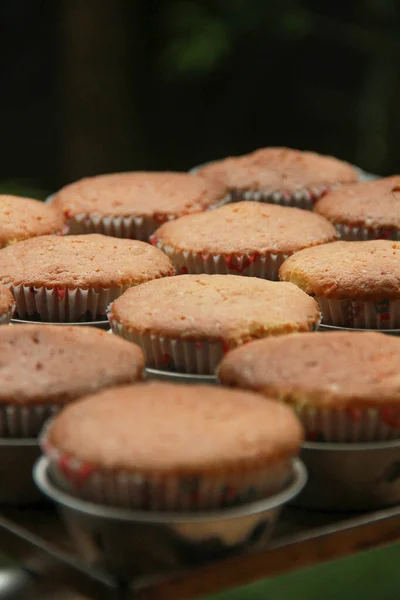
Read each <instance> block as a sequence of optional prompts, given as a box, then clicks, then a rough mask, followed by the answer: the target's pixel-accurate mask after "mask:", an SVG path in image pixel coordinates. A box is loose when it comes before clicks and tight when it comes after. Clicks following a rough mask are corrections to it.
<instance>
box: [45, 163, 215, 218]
mask: <svg viewBox="0 0 400 600" xmlns="http://www.w3.org/2000/svg"><path fill="white" fill-rule="evenodd" d="M225 196H226V188H225V186H224V185H223V184H221V183H219V182H215V181H207V180H205V179H203V178H202V177H196V176H193V175H189V174H187V173H173V172H165V173H163V172H140V171H139V172H133V173H112V174H109V175H99V176H97V177H88V178H86V179H81V180H80V181H77V182H75V183H72V184H70V185H67V186H66V187H64V188H63V189H62V190H61V191H60V192H58V194H57V195H56V197H55V205H56V206H59V207H60V208H61V209H62V210H63V212H64V214H65V216H66V218H70V217H73V216H76V215H81V214H92V215H101V216H133V217H142V216H155V217H157V216H160V217H167V216H169V215H171V216H180V215H184V214H187V213H191V212H198V211H202V210H204V209H206V208H208V207H210V206H213V205H216V204H219V203H220V202H221V200H222V199H223V198H224V197H225Z"/></svg>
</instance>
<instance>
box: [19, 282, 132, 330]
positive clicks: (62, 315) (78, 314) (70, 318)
mask: <svg viewBox="0 0 400 600" xmlns="http://www.w3.org/2000/svg"><path fill="white" fill-rule="evenodd" d="M7 287H8V288H9V289H10V291H11V292H12V294H13V295H14V298H15V301H16V315H17V316H18V318H20V319H29V318H35V320H41V321H49V322H51V323H74V322H77V321H79V320H80V319H86V317H87V316H88V317H89V318H88V319H87V320H89V321H95V320H96V319H98V318H100V317H103V318H104V317H105V315H106V314H107V307H108V305H109V304H110V303H111V302H112V301H113V300H115V299H116V298H118V297H119V296H120V295H121V294H123V292H124V291H125V290H126V289H128V287H129V286H127V285H126V286H119V287H111V288H103V289H99V290H95V289H93V288H89V289H87V290H84V289H81V288H76V289H72V290H71V289H69V288H58V287H54V288H45V287H38V288H35V287H29V286H24V285H18V286H13V285H12V284H10V285H7Z"/></svg>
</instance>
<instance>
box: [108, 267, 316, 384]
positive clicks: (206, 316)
mask: <svg viewBox="0 0 400 600" xmlns="http://www.w3.org/2000/svg"><path fill="white" fill-rule="evenodd" d="M108 316H109V320H110V323H111V327H112V329H113V331H114V333H116V334H118V335H121V336H122V337H124V338H126V339H128V340H131V341H133V342H136V343H138V344H139V345H140V346H141V347H142V348H143V350H144V353H145V356H146V363H147V366H149V367H156V368H157V369H171V370H176V371H181V372H186V373H200V374H210V373H213V372H214V369H215V367H216V366H217V364H218V362H219V361H220V360H221V358H222V356H223V354H224V352H225V351H227V350H229V349H230V348H234V347H235V346H238V345H240V344H243V343H245V342H248V341H250V340H252V339H256V338H261V337H265V336H268V335H279V334H282V333H288V332H291V331H310V330H312V329H315V328H317V327H318V324H319V319H320V313H319V309H318V305H317V303H316V302H315V301H314V300H313V299H312V298H310V297H309V296H307V294H305V293H304V292H302V291H301V290H299V289H298V288H297V287H296V286H295V285H292V284H282V283H279V282H272V281H266V280H263V279H258V278H256V277H248V278H246V279H243V277H239V276H237V275H177V276H176V277H171V278H167V279H163V280H158V281H152V282H148V283H145V284H143V285H141V286H138V287H136V288H132V289H130V290H128V291H127V292H125V293H124V294H123V295H122V296H121V297H120V298H118V299H117V300H116V301H115V302H113V304H112V305H111V307H110V309H109V312H108Z"/></svg>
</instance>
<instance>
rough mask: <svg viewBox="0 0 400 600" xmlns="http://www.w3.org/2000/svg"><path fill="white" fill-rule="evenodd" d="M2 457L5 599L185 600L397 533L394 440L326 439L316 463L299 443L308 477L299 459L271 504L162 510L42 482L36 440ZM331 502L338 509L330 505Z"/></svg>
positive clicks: (155, 375) (1, 446) (12, 445)
mask: <svg viewBox="0 0 400 600" xmlns="http://www.w3.org/2000/svg"><path fill="white" fill-rule="evenodd" d="M14 323H16V322H14ZM78 325H88V324H87V323H80V324H78ZM92 325H94V326H96V327H100V328H102V329H106V328H108V325H107V324H106V323H103V322H97V323H93V324H92ZM323 329H325V330H326V331H329V330H332V329H334V328H328V327H327V326H325V327H324V328H323ZM391 333H393V332H391ZM147 377H148V378H150V379H158V380H168V381H175V382H186V383H202V384H205V385H215V384H217V383H218V382H217V380H216V378H215V377H213V376H202V375H189V374H185V373H173V372H168V371H160V370H157V369H147ZM0 452H1V456H2V460H1V461H0V482H1V485H0V504H1V509H0V548H1V550H2V552H3V553H5V554H6V555H7V556H8V557H10V559H11V563H10V567H9V568H8V569H6V570H3V571H2V578H0V597H1V598H4V599H5V600H7V599H10V600H11V599H14V598H15V599H16V598H31V597H32V598H38V597H40V594H41V593H42V592H43V590H47V592H49V591H50V592H51V593H53V594H54V595H53V596H50V597H54V598H56V597H57V598H68V599H71V600H72V599H74V600H75V599H77V594H83V595H85V596H87V597H88V598H93V599H95V600H97V599H99V600H100V599H101V600H102V599H103V598H109V599H119V600H133V599H136V598H141V599H146V598H148V599H150V598H151V599H154V598H157V599H177V598H179V599H180V600H181V599H182V600H183V599H185V598H194V597H202V596H206V595H208V594H211V593H213V592H216V591H220V590H222V589H225V588H230V587H234V586H238V585H244V584H246V583H248V582H250V581H254V580H256V579H262V578H265V577H268V576H276V575H277V574H280V573H285V572H288V571H291V570H294V569H298V568H301V567H304V566H309V565H313V564H317V563H319V562H321V561H325V560H331V559H334V558H338V557H341V556H345V555H347V554H350V553H353V552H355V551H359V550H360V549H363V550H365V549H368V548H374V547H376V546H380V545H384V544H389V543H391V542H393V541H395V540H397V539H399V538H400V506H394V507H389V508H385V509H379V510H378V507H379V506H383V505H388V504H389V505H390V504H395V503H399V502H400V460H399V456H400V453H399V445H398V443H397V442H387V443H376V444H324V450H323V452H324V456H323V457H322V460H321V445H318V444H317V443H311V442H307V443H306V444H304V446H303V451H302V456H301V458H302V459H303V461H304V462H305V463H306V464H307V469H308V484H307V486H306V487H305V489H303V488H304V485H305V482H306V479H307V474H306V472H305V469H304V467H303V463H302V462H301V461H295V462H294V465H293V473H294V477H293V481H292V483H291V485H290V486H289V487H288V488H287V489H286V490H285V491H284V492H282V493H281V494H278V495H277V496H275V497H274V498H273V499H268V500H264V501H261V502H255V503H251V504H247V505H244V506H242V507H236V508H232V509H225V510H224V511H220V512H218V511H215V512H210V513H208V514H206V515H205V514H204V513H203V514H201V515H195V514H192V515H189V514H187V513H186V514H184V513H183V514H176V515H169V516H167V517H166V516H165V515H162V514H155V513H154V514H151V515H149V514H145V513H139V512H138V513H135V512H133V511H127V510H123V509H113V508H104V507H101V506H97V505H94V504H91V503H88V502H84V501H81V500H79V499H76V498H73V497H71V496H70V495H68V494H65V493H63V492H62V491H61V490H60V489H59V488H57V487H56V486H55V485H54V484H53V482H52V480H51V477H49V474H48V465H47V461H46V459H44V458H41V459H39V456H40V452H39V448H38V445H37V442H36V440H30V439H27V440H21V441H19V440H7V439H2V440H0ZM34 462H36V466H35V469H34V479H35V482H36V485H34V483H33V478H32V473H31V468H32V464H33V463H34ZM16 465H17V466H18V468H16ZM327 466H328V467H327ZM321 477H322V478H325V479H322V481H323V482H324V485H321ZM355 480H356V483H357V485H356V486H355V485H354V482H355ZM350 488H351V489H352V490H353V492H352V493H351V494H349V489H350ZM301 490H303V491H302V492H301ZM354 490H355V492H354ZM299 492H301V493H300V494H299ZM298 494H299V495H298ZM296 496H297V498H296ZM295 498H296V499H295ZM49 499H51V500H53V501H54V502H55V503H56V504H57V506H58V509H59V512H56V510H55V509H54V505H53V504H52V503H51V502H49ZM284 504H285V507H284V508H283V511H282V513H281V515H280V518H279V519H278V514H279V512H280V509H281V508H282V506H283V505H284ZM337 506H341V508H342V510H341V512H338V511H334V510H332V509H334V508H336V507H337ZM360 507H362V508H363V509H365V510H364V511H362V512H361V511H360V510H359V509H360ZM310 508H317V510H310ZM355 508H357V509H358V510H357V511H356V510H355ZM60 515H61V517H62V518H60ZM65 525H67V528H68V533H67V532H66V529H65ZM2 582H3V583H4V586H3V589H4V592H3V590H2V587H1V586H2Z"/></svg>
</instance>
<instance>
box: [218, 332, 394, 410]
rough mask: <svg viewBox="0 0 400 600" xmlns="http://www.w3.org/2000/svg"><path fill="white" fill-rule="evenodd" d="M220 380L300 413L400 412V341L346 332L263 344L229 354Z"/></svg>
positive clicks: (221, 371) (252, 344)
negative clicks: (306, 410) (317, 410)
mask: <svg viewBox="0 0 400 600" xmlns="http://www.w3.org/2000/svg"><path fill="white" fill-rule="evenodd" d="M218 376H219V379H220V381H221V383H222V384H223V385H227V386H235V387H239V388H243V389H247V390H253V391H257V392H260V393H262V394H265V395H266V396H268V397H271V398H277V399H279V400H283V401H285V402H286V403H288V404H291V405H294V406H298V407H303V406H316V407H321V408H322V407H329V408H346V407H359V408H366V407H371V408H379V407H382V406H397V407H398V406H399V404H400V339H399V338H397V337H394V336H386V335H384V334H382V333H375V332H348V331H347V332H346V331H344V332H332V333H323V332H317V333H312V334H308V333H302V334H301V335H298V334H292V335H288V336H280V337H279V338H269V339H265V340H259V341H256V342H251V343H250V344H246V345H245V346H243V347H241V348H237V349H235V350H233V351H232V352H230V353H228V354H227V355H226V356H225V358H224V359H223V360H222V362H221V365H220V368H219V371H218Z"/></svg>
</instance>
